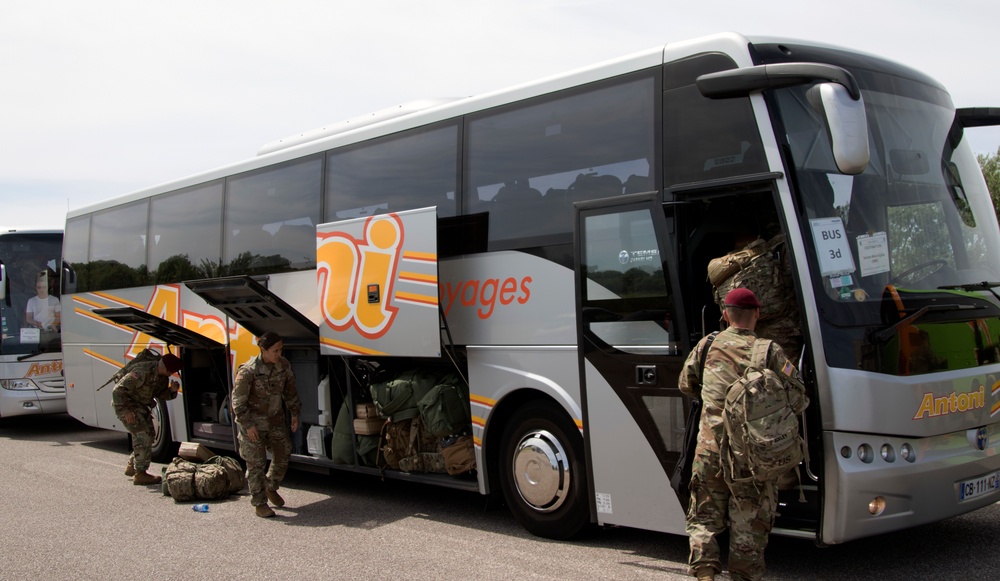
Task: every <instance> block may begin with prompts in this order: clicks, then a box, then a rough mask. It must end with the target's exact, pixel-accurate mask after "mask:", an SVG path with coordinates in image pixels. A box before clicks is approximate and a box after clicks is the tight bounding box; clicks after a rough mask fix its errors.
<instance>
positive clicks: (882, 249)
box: [857, 232, 889, 277]
mask: <svg viewBox="0 0 1000 581" xmlns="http://www.w3.org/2000/svg"><path fill="white" fill-rule="evenodd" d="M857 241H858V262H860V263H861V276H862V277H865V276H871V275H873V274H879V273H882V272H889V240H888V238H887V237H886V235H885V232H875V233H874V234H865V235H862V236H858V238H857Z"/></svg>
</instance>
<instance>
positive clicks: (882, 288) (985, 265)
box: [775, 71, 1000, 326]
mask: <svg viewBox="0 0 1000 581" xmlns="http://www.w3.org/2000/svg"><path fill="white" fill-rule="evenodd" d="M855 74H856V76H857V77H858V80H859V84H861V86H862V93H863V96H864V101H865V106H866V111H867V117H868V128H869V149H870V154H871V162H870V163H869V165H868V168H867V169H866V170H865V172H864V173H863V174H861V175H857V176H849V175H843V174H840V173H838V172H837V170H836V165H835V164H834V161H833V157H832V155H831V153H830V147H829V145H828V139H827V136H826V134H825V133H826V129H825V127H824V125H823V120H822V117H821V116H819V115H818V114H816V113H815V112H814V110H813V109H812V108H811V107H810V104H809V98H808V97H809V95H808V87H795V88H790V89H782V90H779V91H776V92H775V98H776V102H777V105H778V108H779V111H780V116H781V119H782V121H783V123H784V129H785V135H786V139H787V142H788V145H789V150H790V152H791V161H792V163H793V164H794V167H795V177H794V180H795V182H794V183H795V184H796V185H797V189H798V200H797V202H798V203H799V204H801V208H802V209H803V210H804V211H802V212H800V215H801V216H803V222H802V224H801V227H802V229H803V238H804V240H805V243H806V245H807V247H811V250H810V252H809V253H808V255H809V268H810V271H811V279H812V284H813V287H814V291H815V294H816V297H817V301H818V302H819V306H820V309H819V311H820V313H821V317H822V318H823V319H824V320H825V322H826V323H830V324H833V325H836V326H870V325H880V324H881V325H885V324H886V322H887V321H886V317H885V315H884V313H885V311H886V309H887V308H889V309H890V310H892V309H895V307H896V306H897V305H896V304H895V302H897V301H898V300H899V293H900V292H903V293H906V292H909V291H915V292H916V293H920V294H922V295H923V296H925V297H926V296H930V295H929V294H928V293H930V294H947V293H949V292H950V291H948V290H945V289H959V288H962V287H963V286H964V287H966V288H965V290H967V291H968V290H973V289H972V288H971V287H972V286H973V285H979V287H980V288H977V289H975V290H987V289H986V288H985V287H986V286H989V285H982V283H983V282H984V281H998V280H1000V278H998V277H1000V268H998V264H1000V262H998V260H997V258H996V254H995V253H993V254H991V253H990V249H993V248H997V247H998V245H1000V234H998V230H997V222H996V218H995V214H994V210H993V208H992V206H991V205H990V203H989V201H990V196H989V193H988V192H986V191H985V184H984V182H983V180H982V177H981V170H980V168H979V165H978V163H977V161H976V159H975V156H974V155H973V153H972V151H971V148H970V147H969V145H968V143H967V142H966V141H964V140H963V131H962V128H961V126H960V125H959V124H958V123H957V121H956V116H955V111H954V108H953V107H952V105H951V101H950V98H949V97H948V96H947V94H946V93H945V92H944V91H943V90H941V89H939V88H938V87H935V86H932V85H929V84H927V83H924V82H918V81H914V80H907V79H902V78H899V77H898V76H895V75H888V74H884V75H880V74H878V73H873V72H871V71H860V72H856V73H855ZM911 294H912V293H911ZM886 303H892V304H886ZM991 310H992V309H991ZM952 312H953V313H958V310H954V311H952ZM959 314H960V313H959ZM990 314H991V316H994V317H995V316H996V313H995V312H992V313H990ZM944 316H946V317H951V318H952V319H953V320H956V319H955V318H954V317H955V315H954V314H953V315H944ZM976 316H977V317H981V316H982V313H979V314H977V315H976ZM890 322H891V321H890Z"/></svg>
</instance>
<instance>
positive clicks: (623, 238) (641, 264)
mask: <svg viewBox="0 0 1000 581" xmlns="http://www.w3.org/2000/svg"><path fill="white" fill-rule="evenodd" d="M583 241H584V247H583V249H582V256H581V260H582V262H583V268H584V272H585V274H586V277H587V284H586V288H585V289H584V319H585V325H586V329H587V330H588V331H589V332H591V333H593V334H594V335H596V336H597V338H599V339H600V340H601V341H602V342H604V343H606V344H607V345H610V346H612V347H615V348H616V349H619V350H621V351H628V352H656V353H660V354H670V353H676V351H677V343H676V342H677V335H676V331H675V330H674V329H673V328H672V323H671V319H672V316H671V313H672V312H673V297H672V296H671V293H670V292H669V290H668V288H667V283H666V277H665V276H664V272H663V265H664V262H663V258H662V257H661V255H660V250H659V248H660V247H659V244H658V242H657V238H656V231H655V230H654V227H653V220H652V216H651V215H650V213H649V210H646V209H642V210H631V211H623V212H616V213H609V214H597V215H591V216H587V218H586V219H585V221H584V224H583ZM650 349H652V350H654V351H649V350H650Z"/></svg>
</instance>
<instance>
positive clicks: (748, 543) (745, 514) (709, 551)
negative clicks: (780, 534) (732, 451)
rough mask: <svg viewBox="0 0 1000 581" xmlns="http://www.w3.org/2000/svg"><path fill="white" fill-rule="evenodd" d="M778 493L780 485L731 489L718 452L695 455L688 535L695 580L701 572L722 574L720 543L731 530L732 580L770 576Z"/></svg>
mask: <svg viewBox="0 0 1000 581" xmlns="http://www.w3.org/2000/svg"><path fill="white" fill-rule="evenodd" d="M777 499H778V490H777V485H776V484H775V483H774V482H766V483H753V482H749V483H734V484H732V485H731V486H730V485H728V484H726V481H725V479H724V478H723V476H722V464H721V461H720V458H719V453H718V452H713V451H710V450H706V449H703V448H702V447H701V446H699V447H698V449H697V450H696V451H695V458H694V464H693V467H692V471H691V503H690V505H689V507H688V514H687V533H688V535H689V536H690V544H691V555H690V558H689V560H688V564H689V565H690V567H691V569H690V572H691V574H692V575H694V574H696V571H697V570H698V569H699V568H703V567H711V568H713V569H714V570H715V572H716V573H720V572H721V571H722V561H721V558H720V555H719V543H718V540H717V539H716V537H717V536H718V535H719V534H720V533H722V532H723V531H724V530H725V529H726V524H727V519H728V524H729V574H730V577H731V578H732V579H760V578H762V577H763V576H764V549H765V548H766V547H767V540H768V535H769V534H770V532H771V527H772V526H773V525H774V516H775V511H776V509H777Z"/></svg>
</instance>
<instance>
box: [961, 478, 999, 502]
mask: <svg viewBox="0 0 1000 581" xmlns="http://www.w3.org/2000/svg"><path fill="white" fill-rule="evenodd" d="M995 490H1000V472H994V473H992V474H987V475H986V476H980V477H979V478H973V479H972V480H966V481H964V482H960V483H959V485H958V499H959V500H971V499H973V498H977V497H979V496H982V495H984V494H988V493H990V492H993V491H995Z"/></svg>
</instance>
